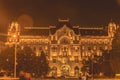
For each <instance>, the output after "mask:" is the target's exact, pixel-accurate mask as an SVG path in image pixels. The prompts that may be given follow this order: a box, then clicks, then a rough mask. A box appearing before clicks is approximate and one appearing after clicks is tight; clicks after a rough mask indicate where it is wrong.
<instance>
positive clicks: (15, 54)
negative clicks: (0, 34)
mask: <svg viewBox="0 0 120 80" xmlns="http://www.w3.org/2000/svg"><path fill="white" fill-rule="evenodd" d="M13 37H14V38H16V35H13ZM16 60H17V40H15V52H14V78H16V64H17V62H16Z"/></svg>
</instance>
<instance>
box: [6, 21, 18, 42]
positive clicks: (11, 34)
mask: <svg viewBox="0 0 120 80" xmlns="http://www.w3.org/2000/svg"><path fill="white" fill-rule="evenodd" d="M19 36H20V26H19V24H18V23H17V22H12V23H11V24H10V25H9V29H8V38H7V42H8V43H10V44H14V43H15V42H18V41H19Z"/></svg>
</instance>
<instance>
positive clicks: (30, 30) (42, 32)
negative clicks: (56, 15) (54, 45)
mask: <svg viewBox="0 0 120 80" xmlns="http://www.w3.org/2000/svg"><path fill="white" fill-rule="evenodd" d="M21 35H31V36H49V28H46V27H25V28H24V30H22V31H21Z"/></svg>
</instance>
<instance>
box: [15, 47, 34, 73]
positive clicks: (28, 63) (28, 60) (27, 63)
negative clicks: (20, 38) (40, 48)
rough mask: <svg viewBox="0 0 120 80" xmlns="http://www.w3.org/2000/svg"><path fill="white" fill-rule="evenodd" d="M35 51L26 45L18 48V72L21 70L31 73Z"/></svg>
mask: <svg viewBox="0 0 120 80" xmlns="http://www.w3.org/2000/svg"><path fill="white" fill-rule="evenodd" d="M34 63H35V53H34V52H33V51H32V49H31V48H30V47H28V46H24V47H23V48H22V49H21V48H19V49H18V51H17V70H18V72H19V71H21V70H23V71H26V72H29V73H33V68H34V67H35V65H34Z"/></svg>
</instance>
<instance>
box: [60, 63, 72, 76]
mask: <svg viewBox="0 0 120 80" xmlns="http://www.w3.org/2000/svg"><path fill="white" fill-rule="evenodd" d="M69 73H70V66H69V65H63V66H62V67H61V75H62V76H64V77H65V76H69Z"/></svg>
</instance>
